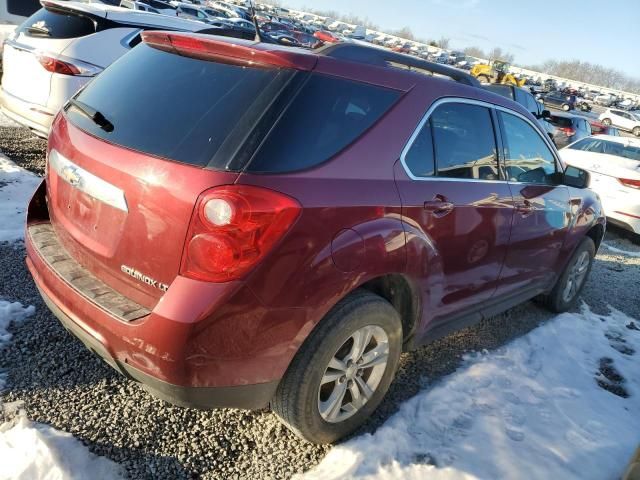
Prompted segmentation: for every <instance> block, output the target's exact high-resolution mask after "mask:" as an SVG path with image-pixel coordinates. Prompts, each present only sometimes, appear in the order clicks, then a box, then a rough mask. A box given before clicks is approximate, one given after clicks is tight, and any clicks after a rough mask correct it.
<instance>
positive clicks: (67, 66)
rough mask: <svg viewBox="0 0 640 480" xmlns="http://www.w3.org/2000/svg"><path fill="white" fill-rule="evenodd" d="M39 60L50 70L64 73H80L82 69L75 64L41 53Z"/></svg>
mask: <svg viewBox="0 0 640 480" xmlns="http://www.w3.org/2000/svg"><path fill="white" fill-rule="evenodd" d="M38 61H39V62H40V65H42V66H43V67H44V69H45V70H46V71H48V72H52V73H61V74H62V75H80V70H79V69H78V68H77V67H76V66H75V65H73V64H71V63H67V62H63V61H62V60H58V59H57V58H53V57H48V56H46V55H40V56H39V57H38Z"/></svg>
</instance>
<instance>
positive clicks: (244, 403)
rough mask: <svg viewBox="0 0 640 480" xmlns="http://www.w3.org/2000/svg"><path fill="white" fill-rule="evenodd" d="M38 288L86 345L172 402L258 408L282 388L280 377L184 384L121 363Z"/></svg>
mask: <svg viewBox="0 0 640 480" xmlns="http://www.w3.org/2000/svg"><path fill="white" fill-rule="evenodd" d="M38 290H39V291H40V295H42V299H43V300H44V302H45V303H46V304H47V306H48V307H49V309H50V310H51V312H52V313H53V314H54V315H55V316H56V317H57V318H58V320H60V323H62V326H63V327H64V328H65V329H66V330H67V331H68V332H69V333H71V334H73V335H74V336H75V337H77V338H78V339H79V340H80V341H81V342H82V343H83V344H84V345H85V347H87V348H88V349H89V350H91V351H92V352H93V353H95V354H96V355H97V356H98V357H100V358H102V359H103V360H104V361H105V362H107V363H108V364H109V365H111V367H113V368H114V369H115V370H117V371H118V372H120V373H121V374H122V375H124V376H125V377H127V378H129V379H131V380H134V381H136V382H139V383H141V384H142V385H143V387H144V389H145V390H147V391H148V392H149V393H151V394H152V395H154V396H156V397H158V398H161V399H162V400H165V401H167V402H169V403H172V404H174V405H179V406H181V407H191V408H201V409H208V408H244V409H250V410H255V409H259V408H263V407H265V406H267V405H268V404H269V401H270V400H271V398H273V395H274V394H275V391H276V389H277V388H278V382H277V381H274V382H268V383H260V384H256V385H241V386H234V387H184V386H181V385H174V384H172V383H168V382H163V381H162V380H159V379H157V378H155V377H153V376H151V375H148V374H146V373H144V372H143V371H141V370H138V369H137V368H135V367H133V366H131V365H129V364H128V363H126V362H125V363H121V362H119V361H118V360H116V359H115V358H113V357H112V356H111V355H110V354H109V352H108V351H107V349H106V348H105V346H104V345H103V344H101V343H100V342H99V341H98V340H97V339H96V338H95V337H93V336H91V335H90V334H89V333H88V332H86V331H85V330H83V329H82V328H81V327H80V326H79V325H78V324H77V323H75V322H74V321H73V320H71V318H70V317H69V316H68V315H66V314H65V313H64V312H63V311H62V310H60V308H58V306H57V305H56V304H55V303H54V302H53V301H52V300H51V298H49V296H48V295H47V294H46V293H45V292H44V291H42V290H41V289H40V287H38Z"/></svg>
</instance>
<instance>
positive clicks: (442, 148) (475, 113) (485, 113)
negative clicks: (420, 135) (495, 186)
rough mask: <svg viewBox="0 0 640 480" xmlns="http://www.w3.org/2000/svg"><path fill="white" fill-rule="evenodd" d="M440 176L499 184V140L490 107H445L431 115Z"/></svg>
mask: <svg viewBox="0 0 640 480" xmlns="http://www.w3.org/2000/svg"><path fill="white" fill-rule="evenodd" d="M430 119H431V127H432V131H433V144H434V151H435V159H436V175H437V176H438V177H447V178H468V179H479V180H498V179H499V175H498V165H497V158H496V140H495V135H494V130H493V122H492V120H491V113H490V112H489V109H488V108H486V107H482V106H479V105H470V104H466V103H445V104H443V105H440V106H439V107H437V108H436V109H435V110H434V111H433V113H432V114H431V117H430Z"/></svg>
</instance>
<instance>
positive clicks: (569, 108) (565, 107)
mask: <svg viewBox="0 0 640 480" xmlns="http://www.w3.org/2000/svg"><path fill="white" fill-rule="evenodd" d="M562 110H564V111H565V112H568V111H569V110H571V106H570V105H569V104H568V103H563V104H562Z"/></svg>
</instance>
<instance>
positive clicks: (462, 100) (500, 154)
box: [400, 97, 563, 183]
mask: <svg viewBox="0 0 640 480" xmlns="http://www.w3.org/2000/svg"><path fill="white" fill-rule="evenodd" d="M445 103H466V104H469V105H478V106H480V107H485V108H488V109H489V111H490V112H491V115H492V117H491V118H492V120H494V113H495V112H497V111H503V112H505V113H508V114H511V115H514V116H516V117H518V118H520V119H522V120H524V121H525V122H526V123H528V124H529V125H530V126H531V127H532V128H533V130H534V131H535V132H536V133H537V134H538V136H540V138H542V140H543V142H544V143H545V145H547V147H548V148H549V151H550V152H551V155H552V156H553V159H554V163H555V165H556V172H561V171H563V169H562V162H560V159H559V157H558V155H557V153H556V151H555V147H554V146H553V145H552V143H551V141H550V139H549V138H547V135H546V134H545V135H542V134H541V133H540V132H539V130H538V129H539V128H540V127H539V126H538V125H535V124H534V123H533V122H532V121H531V120H529V119H528V118H527V117H525V116H524V115H522V114H521V113H520V112H517V111H515V110H511V109H508V108H505V107H502V106H500V105H496V104H493V103H489V102H484V101H481V100H474V99H471V98H465V97H442V98H439V99H437V100H436V101H435V102H433V103H432V104H431V105H430V106H429V108H428V109H427V111H426V113H425V114H424V115H423V116H422V118H421V119H420V122H418V125H417V126H416V128H415V129H414V131H413V133H412V134H411V136H410V137H409V140H407V143H406V144H405V146H404V148H403V149H402V152H401V153H400V163H401V164H402V168H404V171H405V173H406V174H407V176H408V177H409V178H410V179H411V180H418V181H434V180H435V181H443V182H484V183H495V182H500V183H502V182H507V180H502V179H499V180H483V179H477V178H446V177H437V176H433V177H417V176H415V175H414V174H413V173H412V172H411V170H410V169H409V167H408V166H407V163H406V161H405V157H406V155H407V153H408V152H409V150H410V149H411V146H412V145H413V142H414V141H415V139H416V137H417V136H418V135H419V134H420V131H421V130H422V128H423V126H424V125H425V123H427V121H429V119H430V117H431V114H432V113H433V112H434V111H435V109H436V108H438V107H439V106H440V105H443V104H445ZM496 117H497V115H496ZM496 119H497V118H496ZM500 123H501V122H498V123H496V122H495V121H493V131H494V139H495V143H496V146H497V148H498V168H499V170H500V171H501V170H502V169H501V165H502V163H503V162H504V144H503V141H502V138H503V132H502V130H501V129H502V127H501V125H500ZM498 130H500V132H498ZM498 139H499V141H498ZM436 168H437V167H436ZM501 175H502V171H501ZM511 183H513V182H511Z"/></svg>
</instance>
